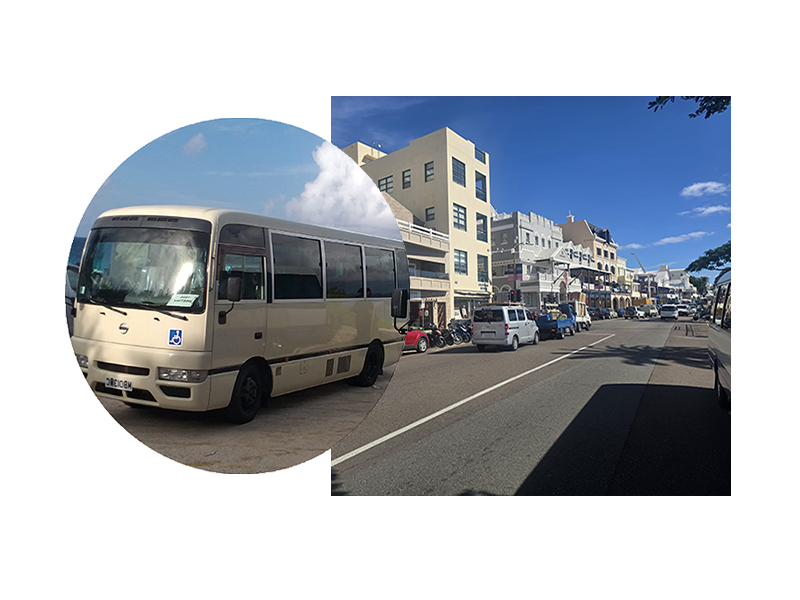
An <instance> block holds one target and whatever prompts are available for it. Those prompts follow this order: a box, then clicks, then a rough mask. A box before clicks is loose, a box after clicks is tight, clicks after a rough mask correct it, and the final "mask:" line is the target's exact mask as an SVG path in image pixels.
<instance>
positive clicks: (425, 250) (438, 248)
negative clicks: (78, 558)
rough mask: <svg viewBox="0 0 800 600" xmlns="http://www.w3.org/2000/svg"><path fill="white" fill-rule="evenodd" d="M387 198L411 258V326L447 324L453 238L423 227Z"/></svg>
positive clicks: (411, 214)
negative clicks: (451, 239) (448, 269)
mask: <svg viewBox="0 0 800 600" xmlns="http://www.w3.org/2000/svg"><path fill="white" fill-rule="evenodd" d="M383 197H384V199H385V200H386V203H387V204H388V205H389V208H391V209H392V213H393V214H394V217H395V219H396V220H397V225H398V227H399V228H400V235H401V236H402V238H403V242H404V243H405V246H406V254H407V255H408V272H409V276H410V281H411V290H410V295H411V302H410V312H409V323H411V325H413V326H416V327H427V326H428V325H430V324H431V323H436V324H437V325H438V326H439V327H444V326H445V325H446V323H447V307H448V306H452V305H453V300H452V295H451V292H450V276H449V274H448V272H447V265H448V264H449V259H450V236H448V235H447V234H446V233H441V232H438V231H434V230H432V229H429V228H427V227H424V226H422V224H421V223H419V222H418V220H417V219H415V218H414V215H413V213H412V212H411V211H410V210H408V209H407V208H406V207H405V206H403V205H402V204H400V203H399V202H398V201H397V200H395V199H394V198H392V196H390V195H389V194H387V193H386V192H383Z"/></svg>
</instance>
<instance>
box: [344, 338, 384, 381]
mask: <svg viewBox="0 0 800 600" xmlns="http://www.w3.org/2000/svg"><path fill="white" fill-rule="evenodd" d="M382 372H383V346H381V345H380V344H378V343H376V342H373V343H371V344H370V345H369V348H367V355H366V356H365V357H364V366H363V367H362V369H361V373H359V374H358V375H356V376H355V377H353V379H351V381H352V383H353V385H357V386H360V387H372V386H373V385H375V382H376V381H377V380H378V375H380V374H381V373H382Z"/></svg>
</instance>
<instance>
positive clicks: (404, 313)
mask: <svg viewBox="0 0 800 600" xmlns="http://www.w3.org/2000/svg"><path fill="white" fill-rule="evenodd" d="M392 317H394V318H395V319H405V318H406V317H408V290H399V289H396V290H394V291H393V292H392Z"/></svg>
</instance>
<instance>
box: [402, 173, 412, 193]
mask: <svg viewBox="0 0 800 600" xmlns="http://www.w3.org/2000/svg"><path fill="white" fill-rule="evenodd" d="M410 187H411V169H409V170H408V171H403V189H404V190H405V189H408V188H410Z"/></svg>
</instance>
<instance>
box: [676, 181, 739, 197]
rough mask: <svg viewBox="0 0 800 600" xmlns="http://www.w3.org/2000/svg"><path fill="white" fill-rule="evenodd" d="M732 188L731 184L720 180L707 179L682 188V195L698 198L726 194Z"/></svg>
mask: <svg viewBox="0 0 800 600" xmlns="http://www.w3.org/2000/svg"><path fill="white" fill-rule="evenodd" d="M730 189H731V186H730V185H725V184H724V183H720V182H718V181H706V182H703V183H693V184H692V185H690V186H688V187H685V188H683V189H682V190H681V196H684V197H686V198H697V197H700V196H709V195H713V194H724V193H725V192H727V191H728V190H730Z"/></svg>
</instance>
